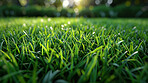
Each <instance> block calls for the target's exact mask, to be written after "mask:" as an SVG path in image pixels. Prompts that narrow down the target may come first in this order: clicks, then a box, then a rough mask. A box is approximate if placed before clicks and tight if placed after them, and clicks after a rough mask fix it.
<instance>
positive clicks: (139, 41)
mask: <svg viewBox="0 0 148 83" xmlns="http://www.w3.org/2000/svg"><path fill="white" fill-rule="evenodd" d="M147 27H148V19H123V18H116V19H109V18H47V17H46V18H40V17H34V18H1V19H0V82H10V83H12V82H15V83H17V82H22V83H25V82H27V83H28V82H31V83H36V82H43V83H50V82H57V83H58V82H61V83H65V82H72V83H75V82H79V83H82V82H93V83H95V82H103V83H104V82H105V83H108V82H117V83H118V82H147V81H148V28H147Z"/></svg>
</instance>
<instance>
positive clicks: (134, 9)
mask: <svg viewBox="0 0 148 83" xmlns="http://www.w3.org/2000/svg"><path fill="white" fill-rule="evenodd" d="M140 10H141V7H140V6H129V7H127V6H125V5H119V6H116V7H115V8H114V11H116V12H117V14H118V17H136V14H137V13H138V12H139V11H140Z"/></svg>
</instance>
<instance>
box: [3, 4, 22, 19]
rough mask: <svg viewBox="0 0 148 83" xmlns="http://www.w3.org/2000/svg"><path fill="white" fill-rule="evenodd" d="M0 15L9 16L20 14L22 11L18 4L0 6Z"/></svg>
mask: <svg viewBox="0 0 148 83" xmlns="http://www.w3.org/2000/svg"><path fill="white" fill-rule="evenodd" d="M0 11H1V12H0V15H1V16H4V17H10V16H22V11H21V8H20V7H19V6H15V5H12V6H1V7H0Z"/></svg>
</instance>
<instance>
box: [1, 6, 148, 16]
mask: <svg viewBox="0 0 148 83" xmlns="http://www.w3.org/2000/svg"><path fill="white" fill-rule="evenodd" d="M143 9H144V8H143V7H142V6H129V7H128V6H126V5H123V4H122V5H117V6H115V7H107V6H105V5H100V6H95V7H92V8H91V9H90V8H84V9H82V10H79V15H77V14H76V13H75V12H74V9H72V8H62V9H61V10H60V11H59V10H58V9H56V8H55V7H44V6H43V7H41V6H27V7H20V6H1V7H0V16H1V17H2V16H3V17H10V16H13V17H20V16H27V17H37V16H42V17H43V16H48V17H59V16H61V17H75V16H76V15H77V16H79V17H121V18H123V17H124V18H125V17H126V18H131V17H143V18H147V17H148V14H147V13H148V10H146V8H145V9H144V10H143Z"/></svg>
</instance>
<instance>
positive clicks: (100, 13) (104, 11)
mask: <svg viewBox="0 0 148 83" xmlns="http://www.w3.org/2000/svg"><path fill="white" fill-rule="evenodd" d="M109 11H112V9H111V8H110V7H107V6H105V5H101V6H96V7H94V8H93V10H92V12H93V13H94V15H95V17H109V16H110V15H109Z"/></svg>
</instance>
